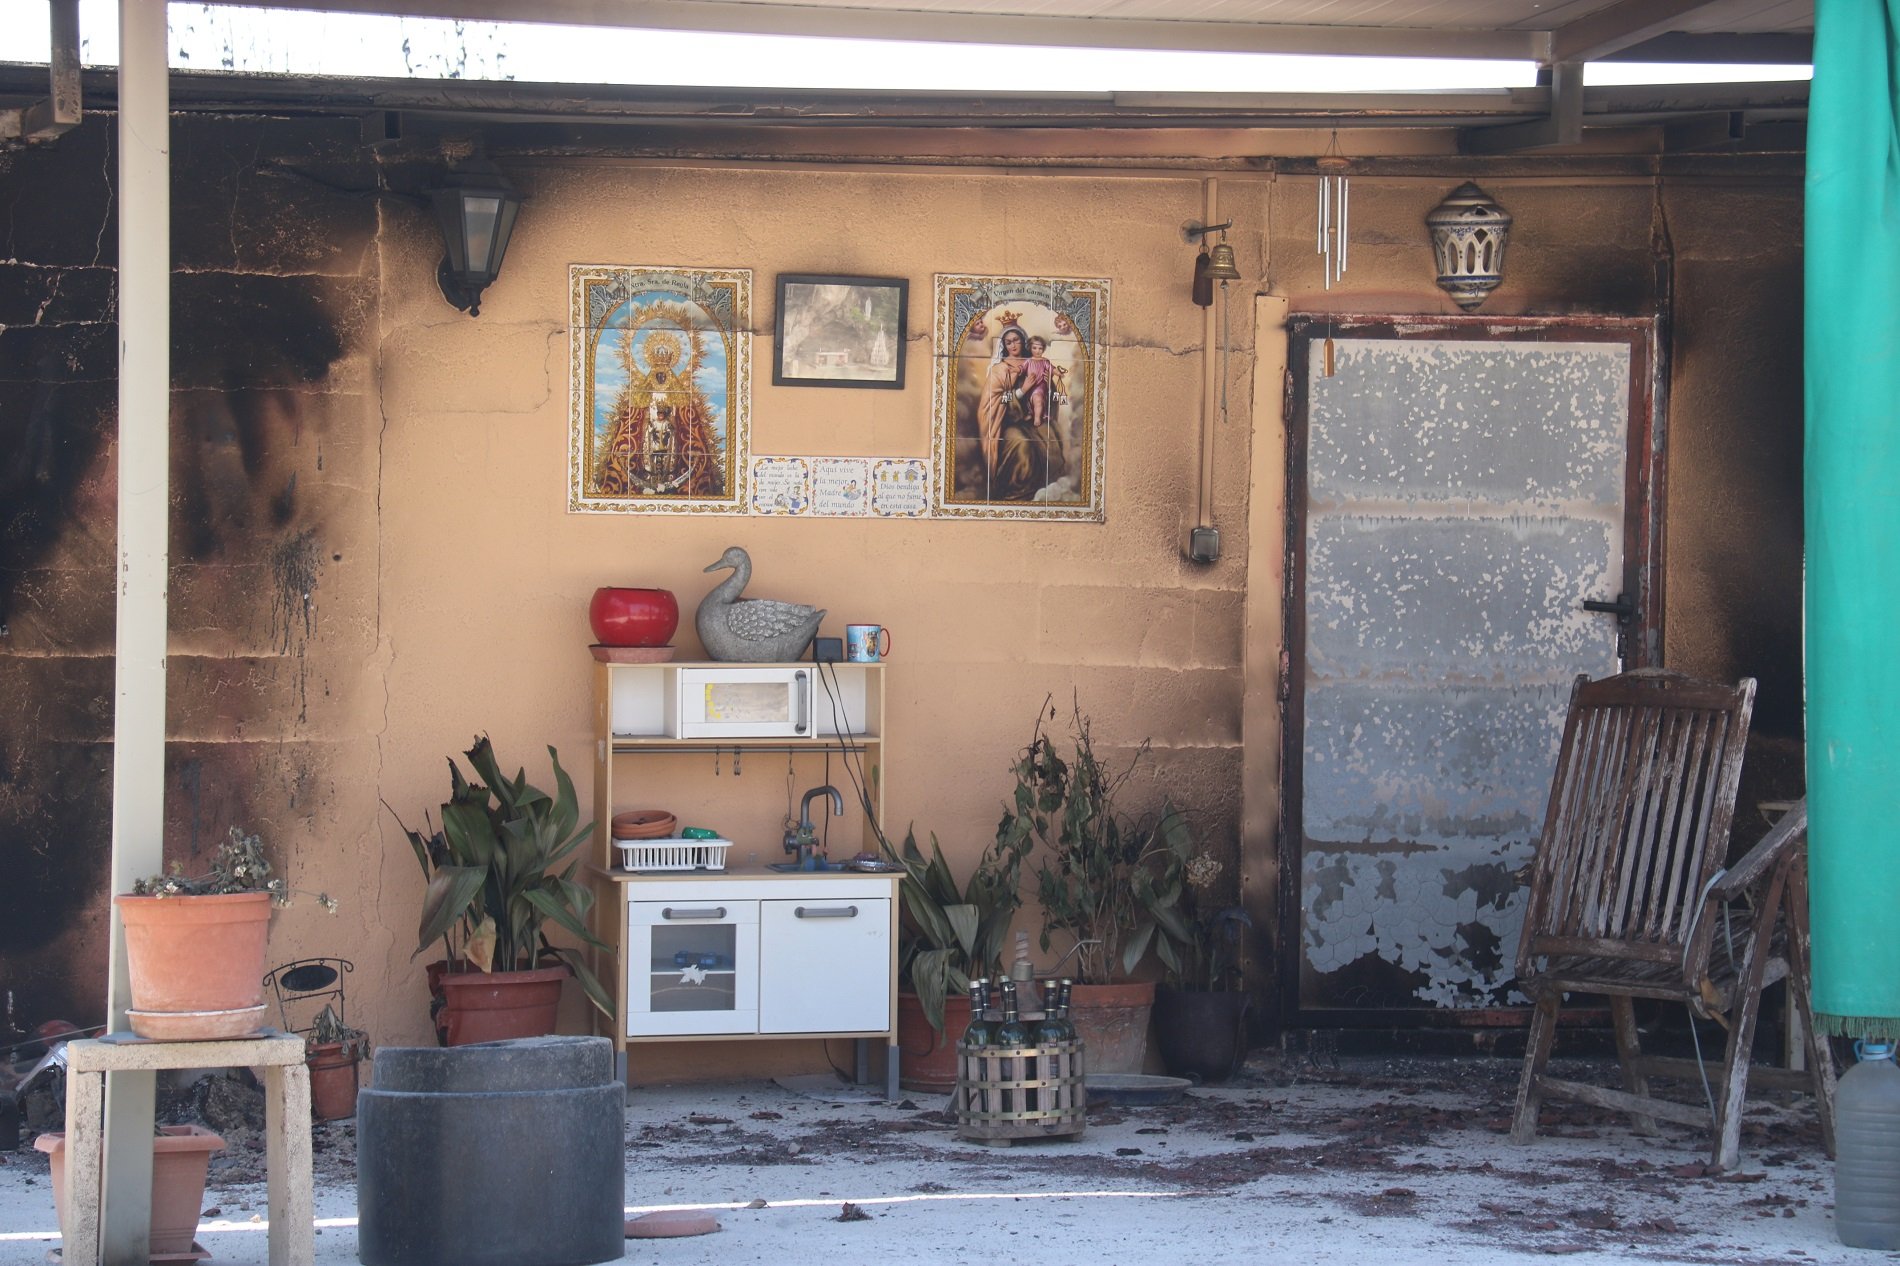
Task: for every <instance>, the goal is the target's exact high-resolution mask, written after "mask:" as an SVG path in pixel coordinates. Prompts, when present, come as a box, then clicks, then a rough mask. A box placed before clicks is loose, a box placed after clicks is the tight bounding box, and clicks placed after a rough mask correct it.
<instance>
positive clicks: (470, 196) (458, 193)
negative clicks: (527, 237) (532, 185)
mask: <svg viewBox="0 0 1900 1266" xmlns="http://www.w3.org/2000/svg"><path fill="white" fill-rule="evenodd" d="M429 197H430V200H431V201H432V202H433V203H434V205H435V219H436V224H437V226H438V227H440V228H441V230H442V241H443V243H444V244H445V245H446V246H447V247H448V254H447V255H445V256H443V258H442V263H441V264H440V265H438V266H437V268H436V270H435V279H436V281H437V283H438V284H440V285H441V287H442V297H443V298H445V299H447V300H448V301H449V302H450V303H452V304H454V305H455V306H456V307H458V308H460V309H461V310H462V311H464V312H466V313H468V314H469V315H470V316H480V315H481V311H482V291H484V290H486V289H487V288H488V287H489V286H490V285H492V284H494V281H495V278H497V277H499V276H501V261H502V257H503V256H504V255H506V254H507V253H508V238H509V237H510V235H512V234H513V233H514V231H515V215H516V213H518V212H519V211H520V210H521V202H522V198H521V195H520V194H519V193H517V192H515V187H514V186H513V185H512V184H510V183H509V181H508V178H507V177H506V176H504V175H502V174H501V169H500V168H499V167H496V166H495V165H494V164H493V163H491V162H488V161H487V160H485V159H479V158H477V159H471V160H469V161H468V162H465V163H463V164H462V166H461V167H460V168H459V169H457V170H456V171H453V172H451V173H449V176H448V180H447V182H446V183H445V184H444V185H443V186H442V187H441V188H440V189H437V190H435V191H434V192H432V193H431V194H430V195H429Z"/></svg>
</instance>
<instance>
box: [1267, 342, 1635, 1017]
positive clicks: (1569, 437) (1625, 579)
mask: <svg viewBox="0 0 1900 1266" xmlns="http://www.w3.org/2000/svg"><path fill="white" fill-rule="evenodd" d="M1650 333H1651V331H1650V327H1649V326H1648V324H1647V323H1645V322H1638V321H1613V320H1602V319H1599V320H1596V321H1594V322H1592V321H1588V320H1564V319H1558V318H1520V319H1500V320H1496V321H1492V320H1484V319H1477V318H1463V319H1459V318H1452V319H1450V320H1448V321H1436V322H1432V323H1428V322H1425V321H1418V322H1413V323H1410V324H1409V325H1401V324H1400V323H1399V322H1397V321H1395V320H1393V321H1386V322H1375V321H1373V320H1371V319H1368V320H1367V321H1365V322H1364V323H1363V324H1362V325H1355V324H1354V323H1353V322H1352V321H1350V320H1348V321H1337V322H1335V323H1328V322H1326V320H1325V319H1324V318H1319V317H1314V318H1307V319H1305V320H1304V321H1303V322H1300V323H1296V333H1295V341H1294V343H1293V344H1292V351H1293V354H1294V356H1295V357H1296V358H1298V360H1297V363H1296V365H1295V367H1294V371H1293V372H1294V376H1295V389H1296V391H1298V392H1300V394H1299V395H1298V396H1296V399H1299V400H1303V403H1304V408H1303V409H1301V410H1300V412H1299V415H1298V418H1297V420H1296V436H1295V442H1294V444H1293V445H1292V450H1291V451H1292V452H1293V454H1294V462H1293V468H1294V475H1295V479H1296V482H1295V483H1294V485H1293V486H1294V493H1293V497H1294V504H1295V507H1296V513H1297V518H1298V521H1299V522H1300V525H1301V530H1300V531H1299V532H1297V533H1296V534H1295V535H1294V538H1293V539H1292V540H1291V541H1290V542H1289V548H1290V549H1291V550H1292V551H1294V552H1293V554H1292V556H1291V558H1290V559H1289V564H1290V568H1291V572H1290V574H1291V575H1292V577H1293V582H1292V585H1291V586H1290V593H1291V594H1292V595H1293V601H1292V602H1291V604H1290V607H1289V614H1290V616H1291V622H1290V627H1289V633H1290V636H1289V645H1290V649H1291V651H1292V661H1291V663H1292V671H1291V673H1290V679H1289V683H1288V684H1289V686H1290V691H1289V698H1288V729H1289V733H1288V750H1289V752H1291V753H1294V754H1296V756H1297V762H1296V763H1295V762H1289V769H1288V774H1287V777H1288V787H1287V795H1286V799H1285V803H1286V805H1287V812H1288V819H1289V826H1290V827H1292V828H1294V829H1292V830H1290V831H1289V832H1288V839H1287V843H1288V845H1290V846H1291V848H1292V854H1291V857H1290V858H1289V859H1288V861H1289V863H1290V864H1289V865H1288V866H1287V867H1286V869H1285V870H1284V871H1283V874H1284V876H1285V878H1284V879H1283V884H1284V886H1285V888H1286V889H1287V890H1288V894H1289V895H1291V894H1293V893H1297V900H1298V903H1299V904H1298V907H1297V911H1296V912H1291V911H1290V912H1289V917H1287V918H1286V919H1284V921H1283V922H1284V924H1286V925H1288V926H1286V927H1285V929H1284V933H1285V934H1286V935H1288V936H1290V937H1291V938H1292V940H1293V943H1292V944H1288V945H1287V946H1286V950H1287V954H1286V957H1285V959H1284V961H1285V962H1287V963H1288V964H1289V965H1297V970H1296V971H1289V972H1288V973H1287V977H1288V979H1287V981H1286V984H1287V986H1288V993H1289V996H1288V997H1287V999H1286V1001H1287V1003H1288V1004H1290V1005H1289V1008H1288V1010H1289V1012H1290V1015H1289V1018H1290V1019H1293V1018H1294V1017H1296V1016H1298V1015H1299V1014H1300V1013H1304V1017H1305V1019H1306V1020H1308V1021H1310V1022H1323V1021H1321V1020H1320V1019H1319V1017H1318V1016H1317V1015H1316V1014H1315V1013H1316V1012H1320V1011H1325V1010H1330V1011H1332V1012H1334V1013H1335V1015H1337V1014H1339V1013H1341V1012H1349V1013H1358V1016H1359V1017H1360V1018H1359V1019H1358V1020H1349V1021H1347V1022H1370V1021H1373V1019H1374V1017H1375V1016H1376V1014H1377V1013H1379V1012H1396V1011H1408V1010H1409V1011H1412V1012H1414V1013H1416V1012H1417V1011H1418V1010H1420V1009H1434V1008H1473V1007H1477V1008H1488V1007H1496V1006H1501V1005H1506V1004H1509V1003H1511V1002H1512V1001H1514V999H1513V997H1512V995H1511V994H1510V988H1509V987H1510V983H1511V980H1512V976H1513V957H1514V954H1515V950H1516V942H1517V936H1518V931H1519V927H1520V925H1521V923H1522V920H1523V899H1524V898H1523V888H1522V886H1521V884H1520V883H1519V880H1518V872H1519V871H1520V869H1521V868H1522V867H1523V865H1524V864H1525V863H1526V862H1527V861H1528V860H1529V858H1530V854H1531V850H1532V848H1533V845H1534V842H1535V839H1536V835H1537V832H1538V830H1539V828H1540V826H1541V824H1542V820H1543V813H1544V802H1545V799H1546V798H1547V795H1548V792H1549V787H1550V776H1551V769H1552V767H1553V764H1554V762H1555V759H1556V750H1557V743H1558V739H1559V736H1560V733H1561V729H1562V722H1563V714H1564V707H1565V701H1566V699H1567V698H1568V695H1569V690H1570V683H1571V680H1572V679H1573V678H1574V677H1575V676H1576V675H1577V674H1579V673H1586V674H1588V675H1590V676H1592V677H1600V676H1603V675H1606V674H1609V673H1614V672H1616V671H1618V668H1619V665H1620V663H1621V657H1622V656H1623V655H1625V654H1627V655H1628V656H1629V658H1630V659H1631V660H1632V661H1634V663H1640V662H1643V660H1644V659H1645V658H1646V657H1647V651H1648V649H1649V648H1650V647H1652V646H1653V639H1654V627H1653V625H1654V622H1653V620H1647V619H1645V617H1646V616H1648V615H1650V614H1651V608H1653V607H1654V605H1655V602H1654V594H1653V589H1654V577H1653V573H1652V572H1651V570H1650V568H1649V565H1648V563H1647V559H1648V557H1649V553H1650V539H1651V537H1652V536H1653V528H1652V527H1651V526H1650V524H1651V523H1652V520H1650V519H1649V518H1648V517H1646V516H1647V515H1648V514H1649V513H1650V512H1651V510H1652V509H1653V508H1654V507H1653V506H1651V505H1650V504H1649V501H1650V498H1649V493H1650V481H1649V479H1648V477H1647V476H1646V474H1645V473H1644V472H1647V471H1650V470H1651V469H1652V467H1651V466H1649V465H1648V464H1647V462H1648V459H1649V457H1650V455H1651V453H1652V451H1653V449H1652V445H1653V442H1654V437H1653V435H1652V432H1651V428H1650V426H1649V418H1648V413H1649V400H1650V393H1649V390H1648V386H1647V375H1648V372H1649V371H1648V363H1649V362H1648V357H1647V347H1648V339H1649V337H1650ZM1329 335H1330V338H1329ZM1329 342H1330V343H1331V346H1330V348H1329V347H1328V343H1329ZM1302 423H1303V425H1301V424H1302ZM1631 489H1636V490H1637V494H1636V497H1635V500H1636V501H1637V503H1638V504H1637V505H1636V507H1635V508H1634V512H1632V506H1631ZM1619 597H1625V598H1627V601H1628V603H1629V607H1630V618H1629V619H1628V620H1627V621H1621V622H1620V621H1619V617H1618V616H1617V615H1616V614H1614V613H1605V612H1602V611H1600V610H1591V609H1586V608H1585V607H1584V605H1583V604H1584V603H1585V602H1599V603H1614V602H1616V601H1617V600H1618V599H1619ZM1634 663H1633V664H1632V666H1634ZM1295 1022H1297V1020H1295Z"/></svg>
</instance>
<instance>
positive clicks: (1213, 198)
mask: <svg viewBox="0 0 1900 1266" xmlns="http://www.w3.org/2000/svg"><path fill="white" fill-rule="evenodd" d="M1201 214H1202V215H1203V216H1204V217H1205V219H1204V220H1203V223H1206V224H1217V223H1219V222H1220V181H1219V179H1217V178H1216V177H1213V176H1209V177H1207V178H1206V179H1205V180H1203V181H1202V182H1201ZM1215 319H1216V318H1215V315H1214V309H1213V308H1212V307H1209V308H1207V309H1205V310H1204V311H1203V312H1202V315H1201V463H1200V470H1199V471H1198V472H1197V477H1196V481H1195V490H1194V526H1195V527H1210V526H1212V524H1213V522H1214V409H1215V407H1216V406H1215V396H1214V392H1215V390H1216V384H1215V381H1214V375H1215V374H1216V372H1218V371H1217V366H1216V364H1215V359H1214V340H1215V336H1216V333H1217V331H1216V330H1215Z"/></svg>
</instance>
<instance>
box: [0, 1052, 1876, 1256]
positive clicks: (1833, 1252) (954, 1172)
mask: <svg viewBox="0 0 1900 1266" xmlns="http://www.w3.org/2000/svg"><path fill="white" fill-rule="evenodd" d="M1570 1071H1571V1072H1572V1073H1573V1075H1574V1074H1578V1073H1580V1074H1581V1075H1585V1076H1593V1077H1596V1078H1599V1079H1602V1080H1604V1081H1606V1082H1607V1081H1608V1080H1609V1079H1610V1077H1611V1075H1612V1070H1611V1069H1609V1068H1607V1067H1604V1066H1599V1065H1588V1064H1579V1065H1576V1066H1574V1067H1573V1068H1572V1069H1571V1070H1570ZM1516 1075H1517V1065H1516V1064H1515V1063H1514V1062H1511V1061H1505V1060H1487V1059H1465V1060H1450V1059H1406V1060H1374V1059H1355V1058H1348V1059H1345V1060H1344V1061H1342V1062H1341V1065H1340V1066H1339V1067H1337V1068H1335V1067H1331V1066H1326V1067H1316V1066H1313V1065H1311V1064H1309V1063H1308V1062H1306V1061H1305V1060H1303V1059H1286V1060H1281V1059H1279V1058H1278V1057H1269V1058H1264V1059H1263V1058H1260V1057H1258V1056H1256V1058H1255V1059H1254V1060H1252V1061H1250V1062H1249V1065H1248V1067H1247V1069H1246V1071H1245V1073H1244V1074H1243V1076H1242V1077H1241V1078H1240V1079H1238V1080H1236V1081H1235V1082H1233V1083H1232V1084H1229V1085H1226V1086H1220V1087H1209V1088H1200V1089H1195V1090H1193V1091H1190V1092H1189V1093H1188V1094H1187V1095H1186V1096H1185V1097H1184V1098H1183V1099H1181V1100H1180V1101H1179V1102H1177V1103H1175V1104H1171V1105H1161V1106H1152V1107H1124V1106H1117V1105H1112V1104H1111V1105H1098V1106H1096V1107H1094V1108H1092V1109H1091V1112H1090V1116H1089V1122H1088V1128H1087V1132H1086V1133H1085V1135H1084V1136H1083V1137H1082V1138H1081V1139H1079V1140H1075V1141H1072V1142H1065V1143H1042V1144H1036V1145H1032V1146H1018V1147H1014V1148H988V1147H981V1146H976V1145H972V1144H968V1143H964V1142H960V1141H959V1140H958V1139H957V1138H956V1137H955V1134H954V1124H953V1122H952V1121H951V1119H950V1118H949V1117H948V1115H947V1113H946V1112H945V1111H944V1109H945V1108H946V1106H947V1104H946V1101H945V1100H944V1099H943V1098H931V1097H926V1096H917V1095H913V1096H911V1097H910V1098H909V1099H908V1100H905V1101H902V1102H899V1103H896V1104H889V1103H885V1102H882V1101H877V1100H870V1099H866V1098H861V1097H859V1096H858V1094H857V1092H856V1091H855V1090H853V1089H852V1088H849V1087H844V1086H841V1085H840V1086H833V1085H831V1084H830V1083H829V1082H826V1083H825V1084H824V1085H822V1086H820V1087H813V1086H812V1085H810V1084H809V1081H808V1080H800V1081H793V1082H790V1083H788V1084H786V1085H780V1084H777V1083H772V1082H749V1083H722V1084H711V1085H706V1084H700V1085H681V1086H641V1087H638V1088H636V1089H635V1090H633V1091H632V1092H631V1093H630V1094H629V1098H628V1104H627V1147H626V1157H627V1169H626V1172H627V1182H626V1192H627V1195H626V1203H627V1211H628V1216H630V1217H631V1216H634V1215H636V1214H638V1213H643V1212H647V1211H650V1210H656V1209H677V1208H708V1209H713V1210H716V1211H717V1213H718V1217H719V1220H720V1223H721V1229H720V1230H719V1231H718V1232H716V1233H715V1234H712V1235H708V1236H704V1237H700V1238H696V1239H678V1240H629V1241H627V1253H626V1257H627V1259H628V1260H632V1261H637V1262H643V1263H656V1264H660V1266H697V1264H699V1263H707V1264H711V1263H719V1264H720V1266H731V1264H732V1263H752V1262H757V1263H774V1264H778V1263H788V1262H800V1263H802V1262H824V1263H826V1266H859V1264H863V1266H873V1264H875V1266H889V1263H891V1262H892V1261H894V1260H895V1261H901V1260H907V1259H915V1260H922V1261H928V1262H934V1263H944V1262H952V1263H961V1262H971V1263H976V1262H991V1261H995V1260H998V1259H999V1258H1001V1259H1005V1260H1020V1261H1040V1262H1048V1263H1053V1264H1081V1263H1087V1264H1088V1266H1116V1264H1127V1266H1173V1264H1175V1263H1188V1262H1193V1263H1196V1264H1197V1266H1198V1264H1205V1263H1230V1262H1231V1263H1248V1264H1250V1266H1252V1264H1254V1263H1272V1262H1300V1263H1335V1262H1336V1263H1352V1264H1353V1266H1364V1263H1367V1262H1369V1261H1370V1262H1398V1263H1412V1262H1429V1263H1432V1264H1433V1266H1457V1264H1464V1263H1471V1264H1478V1263H1506V1262H1519V1261H1523V1260H1525V1259H1527V1258H1534V1257H1539V1256H1545V1255H1561V1256H1565V1257H1568V1258H1569V1259H1571V1260H1572V1261H1574V1262H1577V1263H1607V1262H1658V1263H1672V1262H1683V1263H1706V1264H1714V1263H1724V1264H1726V1263H1762V1264H1766V1263H1776V1264H1786V1266H1797V1264H1798V1266H1822V1264H1828V1263H1840V1264H1842V1266H1846V1264H1848V1263H1856V1264H1860V1266H1865V1264H1866V1263H1871V1262H1881V1261H1900V1254H1885V1253H1869V1252H1860V1251H1855V1250H1851V1249H1846V1248H1843V1247H1842V1246H1841V1245H1840V1243H1839V1242H1838V1240H1837V1239H1836V1237H1835V1233H1834V1226H1833V1217H1832V1212H1831V1205H1832V1187H1833V1166H1832V1164H1831V1162H1829V1161H1828V1159H1827V1158H1826V1156H1825V1155H1824V1154H1823V1152H1822V1150H1821V1146H1820V1136H1819V1132H1818V1130H1817V1128H1816V1127H1815V1125H1814V1121H1813V1116H1812V1112H1811V1109H1810V1108H1809V1106H1808V1104H1807V1103H1806V1102H1805V1101H1804V1100H1796V1101H1794V1102H1793V1103H1791V1104H1787V1105H1783V1104H1778V1103H1774V1102H1770V1101H1767V1100H1765V1099H1764V1100H1761V1101H1758V1102H1756V1103H1754V1104H1752V1105H1751V1107H1750V1110H1749V1113H1748V1117H1747V1124H1746V1128H1745V1133H1744V1136H1743V1160H1742V1167H1741V1169H1740V1170H1739V1171H1738V1172H1736V1173H1733V1174H1728V1175H1713V1174H1708V1173H1706V1172H1705V1171H1704V1166H1703V1163H1702V1162H1704V1161H1705V1160H1706V1159H1707V1155H1706V1151H1705V1150H1704V1149H1703V1148H1702V1147H1701V1146H1700V1145H1698V1143H1697V1142H1696V1141H1695V1140H1693V1139H1691V1138H1690V1137H1689V1135H1688V1134H1687V1132H1686V1131H1681V1130H1676V1129H1674V1128H1672V1127H1668V1126H1665V1127H1664V1129H1665V1131H1667V1133H1666V1134H1665V1135H1664V1137H1661V1138H1646V1137H1642V1136H1639V1135H1636V1134H1633V1133H1631V1132H1630V1131H1629V1130H1628V1128H1627V1127H1626V1125H1625V1124H1624V1123H1623V1122H1621V1121H1620V1120H1618V1119H1616V1118H1614V1117H1612V1116H1610V1115H1608V1114H1605V1113H1600V1112H1596V1111H1594V1110H1591V1109H1582V1108H1574V1107H1567V1106H1561V1107H1549V1108H1546V1110H1545V1115H1544V1121H1545V1131H1546V1132H1545V1134H1544V1136H1543V1137H1540V1139H1539V1140H1538V1141H1537V1142H1536V1143H1535V1144H1534V1145H1532V1146H1530V1147H1525V1148H1519V1147H1513V1146H1511V1145H1510V1143H1509V1142H1508V1140H1507V1138H1506V1137H1505V1135H1504V1133H1503V1131H1504V1130H1505V1129H1506V1126H1507V1123H1508V1118H1509V1113H1510V1104H1511V1098H1512V1095H1513V1093H1514V1090H1515V1082H1516ZM231 1141H232V1143H233V1146H232V1147H231V1148H230V1149H228V1154H227V1155H225V1156H223V1157H221V1158H219V1160H217V1161H216V1162H214V1172H213V1175H212V1182H211V1188H210V1190H209V1191H208V1192H207V1195H206V1206H207V1211H208V1216H207V1217H206V1218H205V1220H204V1221H203V1222H202V1223H201V1225H200V1228H199V1236H198V1239H199V1242H200V1243H201V1244H202V1245H203V1246H204V1247H205V1248H207V1249H209V1250H210V1251H211V1252H212V1253H213V1254H214V1260H215V1261H217V1262H229V1263H242V1262H257V1263H262V1262H264V1261H265V1237H264V1234H263V1230H264V1227H263V1223H262V1221H261V1219H262V1210H263V1208H264V1189H263V1183H262V1178H263V1173H262V1159H261V1153H259V1152H254V1151H251V1150H250V1149H249V1144H250V1143H251V1142H253V1141H254V1140H251V1139H249V1138H247V1137H244V1136H243V1135H242V1132H237V1133H236V1134H235V1135H234V1136H232V1139H231ZM317 1145H318V1152H317V1192H316V1211H317V1217H318V1227H319V1230H318V1236H317V1241H316V1243H317V1258H316V1262H317V1263H324V1264H328V1263H335V1264H337V1266H346V1264H348V1263H353V1262H355V1261H356V1232H355V1224H354V1220H353V1197H354V1187H353V1183H354V1169H353V1155H354V1134H353V1131H352V1128H351V1126H350V1125H349V1124H348V1123H329V1124H324V1125H321V1126H319V1127H318V1133H317ZM847 1202H848V1203H850V1204H852V1205H855V1206H856V1207H857V1210H858V1211H859V1213H861V1214H862V1215H863V1216H861V1217H857V1218H853V1219H852V1220H840V1215H841V1213H842V1212H843V1211H844V1208H845V1205H846V1204H847ZM209 1210H216V1212H215V1213H209ZM57 1243H58V1237H57V1234H56V1231H55V1227H54V1218H53V1209H52V1199H51V1193H50V1191H49V1190H48V1186H47V1178H46V1166H45V1160H44V1158H43V1157H42V1156H40V1155H39V1154H38V1153H36V1152H33V1151H30V1150H25V1149H23V1150H21V1151H18V1152H14V1153H10V1154H5V1155H4V1156H0V1266H15V1264H19V1266H26V1264H28V1263H31V1264H33V1266H38V1264H39V1263H41V1262H44V1261H45V1260H46V1254H47V1251H48V1250H49V1249H50V1248H52V1247H54V1246H55V1245H56V1244H57Z"/></svg>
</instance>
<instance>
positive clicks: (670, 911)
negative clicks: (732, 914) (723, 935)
mask: <svg viewBox="0 0 1900 1266" xmlns="http://www.w3.org/2000/svg"><path fill="white" fill-rule="evenodd" d="M660 917H661V918H662V919H723V918H725V917H726V907H724V906H713V907H711V908H710V909H701V910H675V909H674V908H673V907H672V906H662V907H661V908H660Z"/></svg>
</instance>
